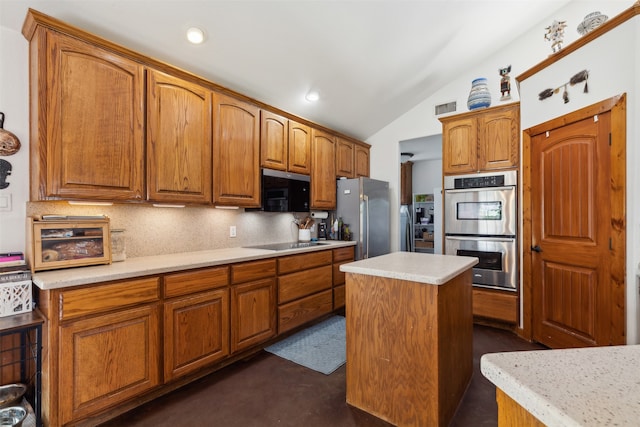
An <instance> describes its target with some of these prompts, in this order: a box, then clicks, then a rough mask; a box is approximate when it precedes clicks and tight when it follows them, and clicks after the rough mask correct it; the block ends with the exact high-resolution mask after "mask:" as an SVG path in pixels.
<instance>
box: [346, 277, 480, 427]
mask: <svg viewBox="0 0 640 427" xmlns="http://www.w3.org/2000/svg"><path fill="white" fill-rule="evenodd" d="M346 318H347V378H346V380H347V403H348V404H350V405H351V406H354V407H356V408H359V409H361V410H364V411H366V412H368V413H370V414H372V415H375V416H376V417H378V418H381V419H383V420H385V421H388V422H391V423H393V424H395V425H399V426H406V425H430V426H446V425H448V424H449V422H450V420H451V419H452V417H453V415H454V414H455V411H456V409H457V407H458V404H459V402H460V400H461V399H462V396H463V395H464V392H465V391H466V389H467V386H468V384H469V382H470V380H471V375H472V371H473V354H472V346H473V342H472V340H473V315H472V308H471V270H468V271H465V272H463V273H461V274H460V275H459V276H457V277H455V278H453V279H451V280H450V281H449V282H447V283H446V284H443V285H437V286H436V285H430V284H425V283H417V282H411V281H404V280H398V279H390V278H383V277H377V276H369V275H362V274H355V273H348V274H347V278H346Z"/></svg>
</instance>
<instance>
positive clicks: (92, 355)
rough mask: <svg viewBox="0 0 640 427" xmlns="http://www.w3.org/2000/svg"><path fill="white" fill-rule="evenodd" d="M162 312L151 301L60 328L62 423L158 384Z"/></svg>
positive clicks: (93, 412) (112, 404)
mask: <svg viewBox="0 0 640 427" xmlns="http://www.w3.org/2000/svg"><path fill="white" fill-rule="evenodd" d="M159 311H160V310H159V305H158V304H149V305H145V306H141V307H137V308H131V309H128V310H122V311H119V312H116V313H110V314H104V315H100V316H96V317H92V318H89V319H87V318H84V319H79V320H76V321H72V322H69V323H67V324H63V325H62V326H60V346H59V352H58V354H57V357H58V359H59V364H60V373H59V379H60V384H59V394H58V397H57V398H58V400H59V405H60V419H61V424H64V425H66V424H67V423H69V422H71V421H74V420H78V419H81V418H83V417H86V416H89V415H91V414H95V413H97V412H99V411H101V410H103V409H107V408H109V407H111V406H114V405H116V404H118V403H120V402H123V401H125V400H127V399H130V398H132V397H135V396H138V395H140V394H142V393H143V392H145V391H147V390H150V389H152V388H154V387H156V386H158V385H159V383H160V366H159V357H160V355H159V337H158V331H159V329H158V328H159V325H160V321H159Z"/></svg>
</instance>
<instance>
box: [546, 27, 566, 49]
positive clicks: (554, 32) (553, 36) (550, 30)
mask: <svg viewBox="0 0 640 427" xmlns="http://www.w3.org/2000/svg"><path fill="white" fill-rule="evenodd" d="M566 26H567V21H553V22H552V23H551V25H549V26H548V27H547V28H545V30H547V33H546V34H545V35H544V38H545V40H549V41H550V42H551V49H552V50H553V53H556V52H558V51H560V49H562V42H563V41H564V29H565V27H566Z"/></svg>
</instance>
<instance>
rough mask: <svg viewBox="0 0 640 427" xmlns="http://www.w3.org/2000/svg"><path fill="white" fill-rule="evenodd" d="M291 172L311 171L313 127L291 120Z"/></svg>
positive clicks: (302, 172)
mask: <svg viewBox="0 0 640 427" xmlns="http://www.w3.org/2000/svg"><path fill="white" fill-rule="evenodd" d="M289 172H295V173H301V174H304V175H309V174H310V173H311V128H310V127H309V126H307V125H303V124H302V123H298V122H296V121H294V120H289Z"/></svg>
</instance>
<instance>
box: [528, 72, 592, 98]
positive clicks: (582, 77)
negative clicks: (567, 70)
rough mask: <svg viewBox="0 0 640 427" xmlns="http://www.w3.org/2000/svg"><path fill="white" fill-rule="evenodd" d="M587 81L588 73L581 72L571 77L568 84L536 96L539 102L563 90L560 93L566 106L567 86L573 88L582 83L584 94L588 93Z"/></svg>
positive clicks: (546, 90)
mask: <svg viewBox="0 0 640 427" xmlns="http://www.w3.org/2000/svg"><path fill="white" fill-rule="evenodd" d="M588 79H589V71H587V70H582V71H580V72H579V73H577V74H574V76H573V77H571V79H569V81H568V82H566V83H564V84H562V85H560V86H558V87H557V88H555V89H545V90H543V91H542V92H540V93H539V94H538V99H539V100H540V101H543V100H545V99H547V98H551V96H553V94H554V93H559V92H560V89H561V88H563V89H564V90H563V92H562V100H563V101H564V103H565V104H566V103H567V102H569V92H567V85H570V86H575V85H577V84H578V83H582V82H584V90H583V92H584V93H589V86H588V85H587V80H588Z"/></svg>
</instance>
